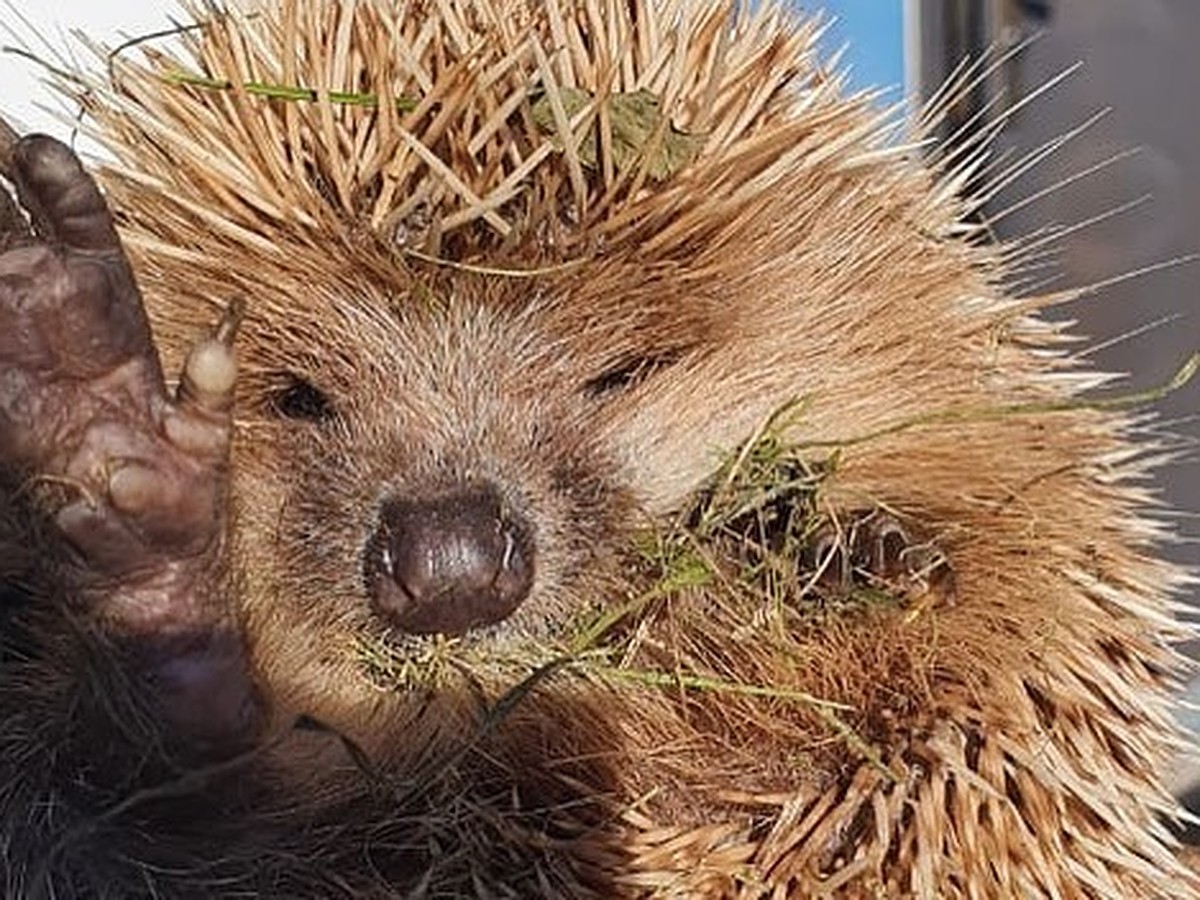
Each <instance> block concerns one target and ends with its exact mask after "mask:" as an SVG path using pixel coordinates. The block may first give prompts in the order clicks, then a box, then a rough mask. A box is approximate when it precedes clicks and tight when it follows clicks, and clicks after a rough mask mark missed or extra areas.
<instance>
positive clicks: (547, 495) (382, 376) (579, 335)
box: [234, 283, 675, 693]
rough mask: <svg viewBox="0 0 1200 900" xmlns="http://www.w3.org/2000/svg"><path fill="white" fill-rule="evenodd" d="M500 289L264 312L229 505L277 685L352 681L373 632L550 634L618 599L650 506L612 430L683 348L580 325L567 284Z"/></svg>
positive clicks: (409, 643)
mask: <svg viewBox="0 0 1200 900" xmlns="http://www.w3.org/2000/svg"><path fill="white" fill-rule="evenodd" d="M496 294H497V291H496V290H494V289H492V288H490V287H488V286H486V285H477V284H469V283H468V284H458V285H457V286H456V289H455V291H451V292H447V296H448V299H447V300H446V301H445V302H444V303H422V302H419V301H414V300H411V298H410V300H408V301H405V302H403V303H395V302H394V301H391V302H389V301H387V300H385V299H384V296H383V291H382V290H381V291H379V292H371V293H366V292H360V293H359V294H357V295H355V296H353V297H350V298H346V297H334V298H322V300H321V306H320V307H319V308H314V309H313V310H312V311H311V313H310V314H311V320H310V319H307V318H306V313H305V310H304V309H303V308H296V307H295V306H294V307H293V310H292V312H291V313H290V314H289V316H288V317H287V318H286V319H283V320H278V319H275V318H273V317H269V316H266V315H260V316H259V317H257V318H256V317H255V314H254V311H253V309H252V311H251V319H250V321H249V322H248V323H247V325H246V333H245V341H244V343H243V348H242V363H241V365H242V369H243V372H244V379H243V394H242V396H241V397H240V398H239V404H240V406H239V408H240V409H241V410H242V411H243V414H242V417H241V420H242V432H243V435H244V438H245V439H244V440H240V441H239V443H238V447H237V449H236V451H235V453H236V458H235V461H234V477H235V479H236V483H235V488H234V503H235V505H236V507H237V511H238V516H239V525H238V528H237V533H238V535H239V536H248V535H254V536H255V537H254V539H253V540H251V538H249V537H239V541H240V551H241V553H242V554H243V557H244V558H246V559H247V560H249V561H250V562H249V564H248V565H247V566H246V567H245V570H246V571H247V572H250V573H251V575H250V576H249V577H250V579H251V581H252V582H253V584H252V585H251V589H250V590H249V591H248V592H247V595H248V597H249V598H250V599H249V600H248V601H247V604H246V615H247V616H248V618H249V619H250V620H251V622H252V627H250V628H249V629H248V631H249V633H250V634H251V635H253V636H254V638H255V640H256V642H257V644H258V645H259V652H258V654H257V655H258V656H259V657H260V658H262V659H263V660H264V662H263V665H264V666H265V668H266V669H267V670H268V680H272V681H273V680H274V679H273V678H272V677H271V674H270V673H271V672H272V671H274V670H277V669H282V668H286V669H288V670H289V672H288V673H287V674H286V675H284V674H283V673H282V672H278V673H276V674H278V675H279V676H280V677H284V678H285V679H286V680H287V681H289V682H293V681H295V682H299V683H306V684H309V685H311V686H312V689H313V690H316V689H317V685H328V684H329V683H330V681H329V677H330V676H329V672H328V671H327V667H328V666H329V665H334V667H335V668H338V669H339V670H341V674H339V675H338V676H337V678H338V681H339V682H345V681H350V682H353V681H355V680H356V678H355V677H354V676H351V677H350V678H349V679H346V678H344V677H343V676H344V674H345V673H344V670H342V666H343V664H344V663H345V660H346V659H348V658H353V657H354V656H355V650H354V647H355V646H357V645H359V644H360V643H361V642H362V641H363V640H369V641H375V640H382V641H384V642H386V643H387V644H388V645H390V646H391V647H393V648H399V649H400V650H402V651H403V652H406V653H410V654H411V653H418V652H420V650H421V648H422V647H426V646H428V645H430V644H431V643H438V642H444V641H445V639H447V638H453V639H457V643H458V644H459V645H465V646H470V647H474V648H475V649H476V650H482V651H486V652H492V651H495V652H501V653H503V652H508V651H509V650H511V648H513V647H515V646H518V645H542V644H544V645H545V649H549V648H550V647H551V646H552V644H550V643H546V641H547V639H553V638H555V637H556V636H561V635H562V634H564V633H565V632H566V631H567V630H569V628H570V627H571V626H572V625H574V624H576V623H578V622H579V621H580V619H581V618H582V617H584V616H589V615H594V614H595V612H596V608H597V604H598V603H599V602H602V601H603V599H604V598H606V597H610V596H612V594H613V584H614V580H615V573H617V572H620V571H621V570H622V568H623V567H622V566H621V563H620V561H621V559H622V557H623V553H624V551H625V549H626V547H627V545H628V543H629V541H630V538H631V536H632V533H633V531H634V530H635V528H636V527H637V526H638V525H639V524H642V525H644V524H645V519H644V518H642V517H640V516H639V515H638V514H637V513H636V512H635V510H636V509H637V507H638V503H639V498H638V497H637V496H636V495H635V491H634V489H633V485H635V484H636V483H637V482H638V480H639V476H638V475H637V474H636V473H634V472H632V471H631V470H630V467H629V465H628V464H627V463H625V462H624V461H622V460H621V459H620V458H619V454H618V452H617V451H616V450H615V448H614V444H613V442H612V441H611V440H609V439H608V434H609V432H611V431H612V429H613V428H615V427H617V426H616V424H615V423H618V422H620V421H623V420H624V419H626V418H628V417H629V415H630V412H629V411H630V410H631V409H634V408H636V406H637V394H638V391H639V390H642V389H644V388H645V387H646V382H648V381H649V380H651V379H653V378H660V377H663V376H664V374H665V371H664V370H666V369H668V368H670V366H671V365H673V364H674V362H675V361H674V360H671V361H668V360H667V359H665V358H662V357H660V358H657V359H654V360H653V361H650V360H649V348H647V349H646V350H645V351H644V353H643V354H642V355H637V351H636V350H635V348H633V347H632V346H627V345H625V343H624V342H622V341H620V340H617V341H615V342H614V344H615V346H616V348H617V351H618V352H616V353H614V347H613V345H612V344H601V343H599V342H598V341H596V340H595V336H594V335H593V334H590V333H588V332H587V330H586V329H584V330H582V332H581V330H580V329H579V328H578V327H577V326H576V324H575V323H573V322H569V321H566V320H565V319H564V318H563V317H562V315H561V310H562V309H563V308H570V301H569V300H564V299H563V298H564V297H565V296H566V292H565V290H561V289H555V290H554V291H552V292H533V294H532V295H530V292H528V291H523V292H522V296H521V297H516V298H514V297H508V296H504V295H500V296H495V295H496ZM617 321H619V319H618V320H617ZM651 480H653V479H651ZM263 536H266V537H267V539H266V541H265V542H264V541H263ZM292 670H294V671H292ZM318 672H319V674H318ZM314 679H316V680H315V681H314ZM305 692H306V693H307V689H305ZM285 693H286V691H285Z"/></svg>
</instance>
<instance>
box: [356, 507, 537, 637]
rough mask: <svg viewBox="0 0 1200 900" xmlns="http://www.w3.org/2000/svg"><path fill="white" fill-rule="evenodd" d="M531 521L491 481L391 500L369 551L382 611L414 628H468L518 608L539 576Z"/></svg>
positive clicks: (374, 593) (402, 626) (373, 589)
mask: <svg viewBox="0 0 1200 900" xmlns="http://www.w3.org/2000/svg"><path fill="white" fill-rule="evenodd" d="M533 555H534V548H533V542H532V539H531V528H530V526H529V524H528V522H527V521H526V520H525V519H524V518H523V517H521V516H520V515H518V514H516V513H514V512H513V511H511V510H508V509H506V508H505V506H504V504H503V503H502V501H501V499H500V497H499V495H498V493H497V492H496V491H495V490H494V489H493V488H492V487H490V486H478V485H472V486H464V487H462V488H459V489H455V490H453V491H451V492H448V493H443V494H440V495H437V496H434V497H432V498H428V499H419V500H418V499H406V498H391V499H389V500H387V501H385V502H384V504H383V506H382V508H381V511H380V517H379V523H378V526H377V528H376V531H375V533H374V535H373V536H372V538H371V540H370V543H369V546H368V552H367V581H368V588H369V590H370V593H371V598H372V601H373V603H374V606H375V609H376V611H377V612H378V613H379V614H381V615H383V616H384V617H386V618H387V619H388V620H389V622H390V623H391V624H392V625H393V626H394V627H396V628H397V629H399V630H401V631H406V632H409V633H411V634H449V635H459V634H465V633H466V632H468V631H471V630H472V629H477V628H483V627H486V626H488V625H494V624H496V623H498V622H501V621H503V620H504V619H506V618H507V617H508V616H510V615H511V614H512V613H513V612H514V611H515V610H516V609H517V607H519V606H520V605H521V603H522V601H524V600H525V598H526V596H528V594H529V591H530V588H531V586H532V584H533Z"/></svg>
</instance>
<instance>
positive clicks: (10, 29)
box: [0, 0, 184, 136]
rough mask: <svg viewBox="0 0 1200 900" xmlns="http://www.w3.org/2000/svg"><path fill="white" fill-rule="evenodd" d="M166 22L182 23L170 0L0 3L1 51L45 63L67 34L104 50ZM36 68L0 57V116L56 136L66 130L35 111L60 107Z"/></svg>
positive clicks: (24, 127)
mask: <svg viewBox="0 0 1200 900" xmlns="http://www.w3.org/2000/svg"><path fill="white" fill-rule="evenodd" d="M171 16H176V17H177V18H181V19H182V18H184V15H183V14H182V13H181V12H180V11H179V10H178V8H177V7H176V6H175V4H174V3H172V2H169V0H92V2H86V0H58V2H55V3H53V4H51V3H49V2H47V0H0V45H2V46H3V47H5V48H9V47H13V46H23V47H25V48H26V49H29V50H31V51H33V52H34V53H35V54H37V55H38V56H39V57H41V58H44V59H49V58H51V51H50V50H49V49H47V47H46V44H47V43H48V44H50V45H51V47H52V48H53V49H55V50H61V49H62V48H63V47H67V46H69V45H70V44H71V43H73V42H72V40H71V38H70V37H69V35H70V32H72V31H77V30H78V31H84V32H86V33H87V34H88V36H89V37H91V38H93V39H97V40H101V41H104V42H105V43H108V44H115V43H119V42H120V41H121V40H122V38H123V37H125V36H129V35H137V34H145V33H147V32H151V31H156V30H159V29H162V28H166V27H169V26H170V18H171ZM41 78H42V73H41V71H40V70H39V67H38V66H37V64H36V63H33V62H30V61H29V60H27V59H23V58H21V57H20V56H17V55H15V54H13V53H10V52H3V53H0V113H2V114H3V115H4V117H5V118H6V119H8V120H9V121H10V122H13V123H14V124H16V125H18V126H20V128H21V130H22V131H25V130H30V131H50V132H52V133H55V134H57V135H59V136H61V135H62V134H64V133H65V131H66V126H64V125H62V124H59V123H56V122H55V120H54V119H53V118H52V117H51V116H49V115H47V114H46V113H45V112H44V111H42V110H39V109H38V108H37V104H39V103H40V104H41V105H42V106H47V105H50V106H53V107H55V108H59V107H60V104H59V103H58V102H57V100H56V98H55V97H54V96H53V95H52V93H51V92H50V91H49V90H48V89H47V88H46V86H45V85H44V84H42V83H40V79H41Z"/></svg>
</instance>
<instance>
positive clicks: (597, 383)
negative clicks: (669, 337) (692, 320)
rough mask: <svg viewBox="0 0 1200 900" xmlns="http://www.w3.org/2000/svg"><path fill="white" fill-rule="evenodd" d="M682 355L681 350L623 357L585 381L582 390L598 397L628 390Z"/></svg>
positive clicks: (590, 395) (588, 394)
mask: <svg viewBox="0 0 1200 900" xmlns="http://www.w3.org/2000/svg"><path fill="white" fill-rule="evenodd" d="M682 355H683V354H682V352H677V353H676V352H672V353H666V354H659V355H657V356H636V357H630V358H627V359H623V360H621V361H620V362H618V363H617V364H616V365H614V366H613V367H612V368H610V369H606V370H605V371H603V372H601V373H600V374H599V375H597V376H596V377H595V378H589V379H588V380H587V381H585V382H584V383H583V392H584V393H585V394H586V395H587V396H589V397H596V398H599V397H606V396H608V395H609V394H615V393H617V392H619V391H624V390H628V389H629V388H632V387H636V386H637V385H639V384H641V383H642V382H644V381H645V380H646V379H648V378H649V377H650V376H651V375H654V374H655V373H656V372H660V371H662V370H663V369H665V368H667V367H668V366H671V365H673V364H674V363H675V362H676V361H678V359H679V357H680V356H682Z"/></svg>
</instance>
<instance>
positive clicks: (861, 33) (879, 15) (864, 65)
mask: <svg viewBox="0 0 1200 900" xmlns="http://www.w3.org/2000/svg"><path fill="white" fill-rule="evenodd" d="M794 5H795V6H796V7H797V8H798V9H801V10H803V11H804V12H806V13H811V12H813V11H814V10H817V9H822V8H823V9H824V10H825V11H826V12H827V13H828V14H829V15H832V16H836V17H837V22H836V23H835V24H834V25H833V27H832V28H831V29H830V31H829V33H828V34H827V35H826V36H825V41H824V43H825V45H826V47H827V48H828V51H827V52H832V51H833V50H836V49H837V48H838V47H840V46H842V45H843V44H845V43H849V45H850V47H849V50H847V52H846V55H845V57H844V58H843V59H844V62H845V63H846V64H849V65H850V66H852V72H851V74H852V77H851V81H850V84H851V87H852V88H854V89H859V88H866V87H873V86H885V85H892V86H895V87H897V88H900V89H901V90H902V88H903V84H904V37H903V35H904V29H903V12H904V3H903V0H798V2H795V3H794ZM889 99H892V100H899V99H900V93H899V91H898V92H896V93H895V94H892V95H889Z"/></svg>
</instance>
